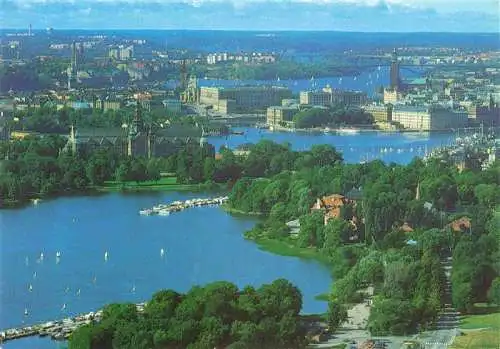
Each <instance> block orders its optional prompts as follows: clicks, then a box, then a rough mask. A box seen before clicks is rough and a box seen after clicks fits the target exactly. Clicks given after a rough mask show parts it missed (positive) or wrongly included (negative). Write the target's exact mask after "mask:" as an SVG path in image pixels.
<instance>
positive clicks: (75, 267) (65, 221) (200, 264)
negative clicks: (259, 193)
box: [0, 193, 331, 349]
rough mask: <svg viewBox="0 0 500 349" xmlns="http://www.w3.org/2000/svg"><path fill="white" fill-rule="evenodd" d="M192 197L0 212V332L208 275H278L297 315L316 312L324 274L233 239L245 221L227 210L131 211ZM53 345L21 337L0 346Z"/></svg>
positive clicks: (130, 198) (53, 204) (248, 278)
mask: <svg viewBox="0 0 500 349" xmlns="http://www.w3.org/2000/svg"><path fill="white" fill-rule="evenodd" d="M199 196H202V195H200V194H180V193H148V194H140V195H132V194H128V195H126V194H108V195H101V196H88V197H72V198H59V199H56V200H50V201H43V202H41V203H40V204H39V205H37V206H30V207H27V208H24V209H19V210H4V211H1V212H0V236H1V257H0V258H1V265H2V270H1V271H2V274H1V277H0V280H1V283H0V299H1V303H0V306H1V308H0V309H1V311H0V328H9V327H14V326H19V325H22V324H23V323H28V324H31V323H35V322H40V321H48V320H52V319H57V318H62V317H66V316H69V315H74V314H79V313H83V312H88V311H91V310H96V309H99V308H101V307H102V306H103V305H105V304H107V303H110V302H126V301H131V302H139V301H143V300H147V299H149V298H150V297H151V295H152V294H153V293H154V292H156V291H158V290H160V289H165V288H172V289H175V290H177V291H181V292H184V291H187V290H189V288H190V287H192V286H193V285H196V284H206V283H209V282H213V281H217V280H228V281H232V282H234V283H235V284H236V285H238V286H240V287H242V286H244V285H247V284H251V285H254V286H259V285H261V284H263V283H269V282H271V281H273V280H275V279H277V278H281V277H283V278H286V279H288V280H290V281H291V282H292V283H294V284H295V285H297V286H298V287H299V288H300V290H301V291H302V293H303V297H304V306H303V311H304V312H305V313H312V312H322V311H325V310H326V307H325V303H324V302H321V301H317V300H315V299H314V297H315V296H316V295H318V294H321V293H324V292H327V291H328V289H329V287H330V284H331V278H330V272H329V270H328V269H327V268H326V267H324V266H322V265H320V264H318V263H316V262H312V261H305V260H301V259H298V258H291V257H282V256H278V255H273V254H271V253H268V252H264V251H261V250H259V248H258V246H257V245H256V244H254V243H252V242H250V241H246V240H245V239H244V238H243V232H244V231H246V230H248V229H250V228H251V227H252V226H253V225H254V224H255V219H252V218H248V217H235V216H231V215H229V214H228V213H226V212H224V211H223V210H222V209H221V208H215V207H213V208H210V207H200V208H193V209H189V210H185V211H182V212H178V213H176V214H173V215H170V216H168V217H161V216H151V217H145V216H140V215H139V214H138V211H139V209H141V208H145V207H152V206H153V205H154V204H157V203H159V202H171V201H175V200H186V199H189V198H193V197H199ZM207 217H210V218H209V219H207ZM162 248H163V249H164V250H165V256H164V257H163V258H162V257H161V254H160V250H161V249H162ZM58 251H59V252H60V253H61V257H60V259H59V261H57V258H56V253H57V252H58ZM106 251H107V252H108V260H107V261H105V258H104V254H105V252H106ZM40 253H43V254H44V258H43V261H42V260H40ZM30 285H31V287H32V290H31V291H30V289H29V287H30ZM134 286H135V291H134V290H133V289H134ZM64 304H65V305H66V308H65V309H63V305H64ZM25 308H27V309H28V311H29V315H28V316H24V309H25ZM58 345H59V344H58V343H55V342H51V341H50V340H48V339H39V338H29V339H23V340H19V341H17V340H16V341H12V342H8V343H6V344H5V345H4V347H5V348H7V349H16V348H19V349H21V348H23V349H25V348H39V349H49V348H57V347H58Z"/></svg>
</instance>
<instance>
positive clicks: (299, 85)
mask: <svg viewBox="0 0 500 349" xmlns="http://www.w3.org/2000/svg"><path fill="white" fill-rule="evenodd" d="M415 69H416V68H415ZM415 69H412V70H407V69H404V68H401V75H402V77H403V78H404V79H410V78H416V77H419V76H420V74H419V72H418V71H417V70H415ZM177 84H178V82H177V81H168V82H167V83H166V84H165V86H166V87H167V88H172V87H175V86H176V85H177ZM388 84H389V68H388V67H383V66H382V67H380V70H379V69H378V68H374V69H373V70H371V71H364V72H363V73H361V74H360V75H358V76H343V77H325V78H314V79H312V77H311V78H309V79H299V80H281V79H280V80H279V81H278V80H222V79H203V78H200V79H199V80H198V85H199V86H200V87H205V86H208V87H212V86H220V87H235V86H245V85H252V86H259V85H273V86H283V87H288V88H289V89H290V90H291V91H292V92H293V93H299V92H300V91H304V90H316V89H322V88H323V87H325V86H326V85H330V86H331V87H334V88H337V89H342V90H356V91H364V92H366V93H367V94H368V96H370V97H374V95H375V91H376V90H377V89H378V88H379V87H380V86H387V85H388Z"/></svg>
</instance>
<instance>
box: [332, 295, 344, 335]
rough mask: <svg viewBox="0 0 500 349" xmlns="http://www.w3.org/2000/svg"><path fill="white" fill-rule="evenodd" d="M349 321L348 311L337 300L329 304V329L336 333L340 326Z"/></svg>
mask: <svg viewBox="0 0 500 349" xmlns="http://www.w3.org/2000/svg"><path fill="white" fill-rule="evenodd" d="M346 320H347V309H346V308H345V306H344V305H342V304H341V303H339V302H338V301H337V300H330V301H329V302H328V327H329V329H330V331H331V332H335V331H336V330H337V329H338V328H339V326H340V325H341V324H342V323H343V322H344V321H346Z"/></svg>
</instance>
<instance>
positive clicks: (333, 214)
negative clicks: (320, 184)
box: [311, 194, 356, 225]
mask: <svg viewBox="0 0 500 349" xmlns="http://www.w3.org/2000/svg"><path fill="white" fill-rule="evenodd" d="M355 204H356V202H355V201H354V200H351V199H348V198H347V197H345V196H344V195H341V194H333V195H328V196H323V197H322V198H317V199H316V202H315V203H314V205H313V207H312V208H311V210H322V211H324V223H325V225H326V224H327V223H328V220H330V219H331V218H338V219H343V218H344V217H345V215H344V209H348V207H349V206H350V208H353V207H354V206H355Z"/></svg>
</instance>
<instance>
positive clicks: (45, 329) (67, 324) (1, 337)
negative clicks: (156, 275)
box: [0, 303, 146, 344]
mask: <svg viewBox="0 0 500 349" xmlns="http://www.w3.org/2000/svg"><path fill="white" fill-rule="evenodd" d="M145 305H146V303H139V304H136V307H137V311H138V312H143V311H144V307H145ZM101 319H102V310H99V311H97V312H90V313H87V314H82V315H77V316H75V317H70V318H65V319H62V320H57V321H48V322H45V323H41V324H37V325H32V326H25V327H19V328H11V329H8V330H2V331H0V344H1V343H5V342H7V341H11V340H14V339H19V338H24V337H34V336H40V337H50V338H52V339H54V340H67V339H68V338H69V336H70V335H71V333H73V331H75V330H76V329H77V328H78V327H80V326H83V325H87V324H90V323H92V322H99V321H100V320H101Z"/></svg>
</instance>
